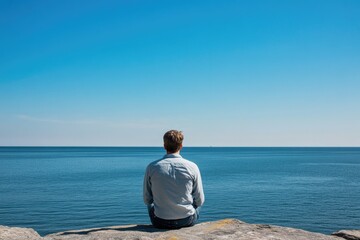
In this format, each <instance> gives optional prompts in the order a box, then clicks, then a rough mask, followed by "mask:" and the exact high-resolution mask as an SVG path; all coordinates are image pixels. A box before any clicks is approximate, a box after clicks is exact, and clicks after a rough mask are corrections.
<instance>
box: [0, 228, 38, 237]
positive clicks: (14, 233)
mask: <svg viewBox="0 0 360 240" xmlns="http://www.w3.org/2000/svg"><path fill="white" fill-rule="evenodd" d="M10 239H11V240H38V239H41V237H40V235H39V234H38V233H37V232H35V231H34V229H32V228H18V227H6V226H0V240H10Z"/></svg>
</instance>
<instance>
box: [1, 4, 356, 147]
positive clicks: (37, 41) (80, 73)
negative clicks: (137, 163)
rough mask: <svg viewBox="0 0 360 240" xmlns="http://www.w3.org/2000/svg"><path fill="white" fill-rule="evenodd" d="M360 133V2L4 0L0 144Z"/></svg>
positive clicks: (302, 140)
mask: <svg viewBox="0 0 360 240" xmlns="http://www.w3.org/2000/svg"><path fill="white" fill-rule="evenodd" d="M169 129H180V130H183V131H184V134H185V142H184V144H185V145H186V146H360V1H357V0H353V1H351V0H338V1H332V0H324V1H321V0H316V1H313V0H309V1H306V0H299V1H288V0H284V1H281V0H273V1H268V0H264V1H256V0H255V1H250V0H249V1H212V0H210V1H209V0H206V1H205V0H204V1H183V0H181V1H177V0H174V1H88V0H86V1H85V0H84V1H36V0H34V1H10V0H4V1H1V2H0V145H3V146H8V145H67V146H68V145H75V146H82V145H99V146H103V145H109V146H160V145H161V144H162V135H163V133H164V132H165V131H166V130H169Z"/></svg>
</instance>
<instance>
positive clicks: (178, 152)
mask: <svg viewBox="0 0 360 240" xmlns="http://www.w3.org/2000/svg"><path fill="white" fill-rule="evenodd" d="M166 154H180V151H177V152H168V151H166Z"/></svg>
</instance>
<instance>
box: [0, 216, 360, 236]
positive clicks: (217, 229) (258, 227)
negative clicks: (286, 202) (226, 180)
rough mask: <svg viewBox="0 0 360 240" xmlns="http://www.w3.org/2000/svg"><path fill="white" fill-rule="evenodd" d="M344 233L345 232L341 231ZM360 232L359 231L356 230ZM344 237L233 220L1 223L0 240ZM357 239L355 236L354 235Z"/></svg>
mask: <svg viewBox="0 0 360 240" xmlns="http://www.w3.org/2000/svg"><path fill="white" fill-rule="evenodd" d="M342 232H346V231H342ZM357 232H359V231H357ZM18 239H19V240H20V239H21V240H68V239H71V240H95V239H96V240H120V239H121V240H200V239H206V240H217V239H219V240H230V239H231V240H232V239H236V240H344V238H343V237H340V236H338V235H337V236H331V235H324V234H320V233H313V232H308V231H304V230H300V229H294V228H287V227H279V226H272V225H262V224H248V223H245V222H241V221H239V220H236V219H224V220H219V221H214V222H205V223H200V224H197V225H195V226H194V227H190V228H182V229H179V230H161V229H156V228H153V227H152V226H151V225H127V226H113V227H105V228H91V229H83V230H72V231H66V232H59V233H54V234H50V235H47V236H45V237H40V236H39V235H38V234H37V233H36V232H35V231H34V230H32V229H28V228H9V227H3V226H0V240H18ZM355 239H358V238H355Z"/></svg>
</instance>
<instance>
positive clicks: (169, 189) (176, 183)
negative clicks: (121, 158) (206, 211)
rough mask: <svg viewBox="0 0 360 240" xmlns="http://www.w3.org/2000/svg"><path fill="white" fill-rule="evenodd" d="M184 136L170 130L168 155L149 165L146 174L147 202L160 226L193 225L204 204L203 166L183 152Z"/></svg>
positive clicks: (154, 221) (167, 147) (153, 222)
mask: <svg viewBox="0 0 360 240" xmlns="http://www.w3.org/2000/svg"><path fill="white" fill-rule="evenodd" d="M183 139H184V136H183V134H182V132H181V131H176V130H170V131H168V132H166V133H165V135H164V148H165V150H166V153H167V154H166V155H165V156H164V157H163V158H161V159H160V160H157V161H155V162H152V163H150V164H149V165H148V167H147V168H146V172H145V177H144V202H145V204H146V205H147V206H148V210H149V216H150V220H151V223H152V224H153V226H154V227H156V228H165V229H177V228H181V227H189V226H193V225H194V224H195V223H196V221H197V220H198V218H199V208H200V207H201V206H202V205H203V204H204V200H205V198H204V192H203V186H202V181H201V175H200V171H199V168H198V167H197V165H196V164H195V163H193V162H190V161H188V160H186V159H184V158H182V157H181V155H180V150H181V149H182V142H183Z"/></svg>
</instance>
